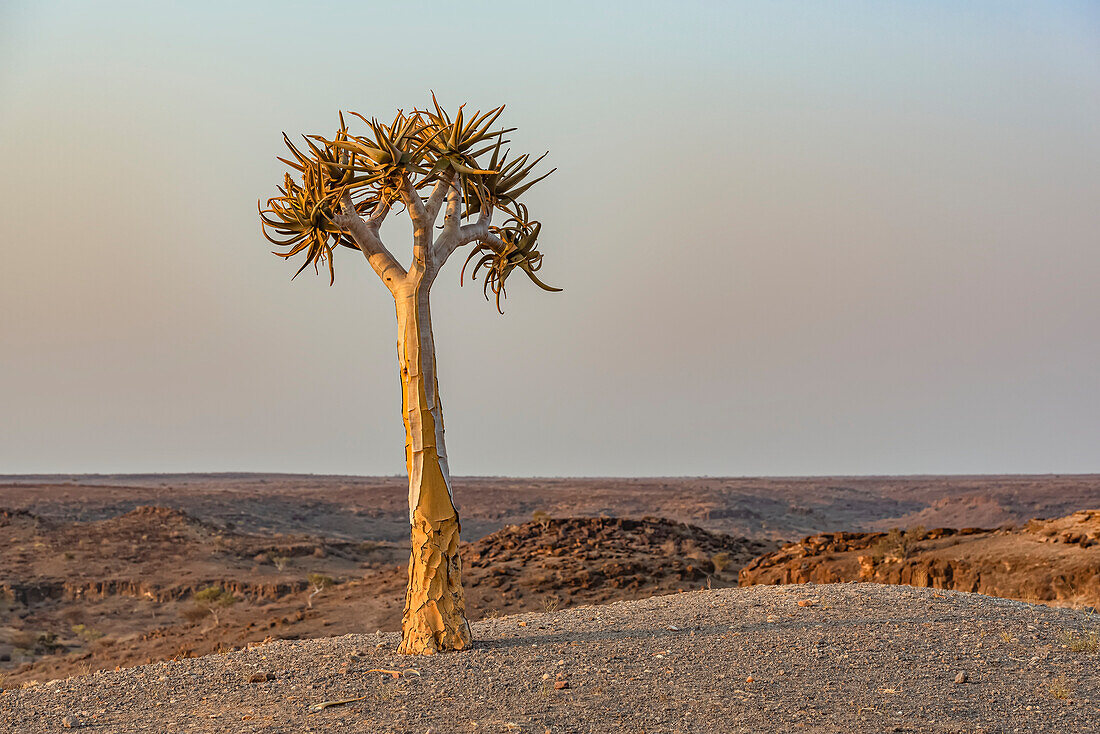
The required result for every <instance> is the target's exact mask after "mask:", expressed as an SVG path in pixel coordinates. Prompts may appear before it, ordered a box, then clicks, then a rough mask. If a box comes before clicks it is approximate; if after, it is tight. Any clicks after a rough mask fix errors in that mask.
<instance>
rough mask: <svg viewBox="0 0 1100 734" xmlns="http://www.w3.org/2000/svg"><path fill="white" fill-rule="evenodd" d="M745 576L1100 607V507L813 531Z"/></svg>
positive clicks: (757, 580)
mask: <svg viewBox="0 0 1100 734" xmlns="http://www.w3.org/2000/svg"><path fill="white" fill-rule="evenodd" d="M738 581H739V583H740V585H741V586H751V585H753V584H797V583H805V582H812V583H836V582H843V581H870V582H875V583H883V584H908V585H910V586H926V587H932V588H937V589H953V590H956V591H970V592H978V593H982V594H989V595H991V596H1001V597H1007V598H1013V599H1022V600H1025V601H1032V602H1044V603H1051V604H1058V605H1070V606H1093V607H1100V510H1084V511H1081V512H1075V513H1073V514H1072V515H1068V516H1066V517H1062V518H1058V519H1054V520H1042V519H1037V520H1031V521H1030V522H1028V523H1027V524H1026V525H1025V526H1024V527H1022V528H1012V527H1004V528H997V529H986V530H983V529H979V528H963V529H960V530H955V529H951V528H936V529H934V530H924V529H923V528H912V529H910V530H907V531H891V532H889V533H825V534H821V535H812V536H808V537H806V538H803V539H802V540H801V541H799V542H797V543H789V544H787V545H785V546H783V547H782V548H780V549H779V550H777V551H775V552H773V553H768V554H766V555H762V556H760V557H758V558H756V559H754V560H753V561H751V562H750V563H749V564H748V565H746V566H745V567H744V568H743V569H742V570H741V573H740V574H739V576H738Z"/></svg>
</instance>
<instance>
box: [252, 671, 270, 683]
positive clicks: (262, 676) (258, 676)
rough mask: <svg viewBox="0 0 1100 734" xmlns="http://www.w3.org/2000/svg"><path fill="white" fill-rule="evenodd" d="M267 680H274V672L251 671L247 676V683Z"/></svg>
mask: <svg viewBox="0 0 1100 734" xmlns="http://www.w3.org/2000/svg"><path fill="white" fill-rule="evenodd" d="M269 680H275V674H274V673H253V674H252V675H250V676H248V682H249V683H266V682H267V681H269Z"/></svg>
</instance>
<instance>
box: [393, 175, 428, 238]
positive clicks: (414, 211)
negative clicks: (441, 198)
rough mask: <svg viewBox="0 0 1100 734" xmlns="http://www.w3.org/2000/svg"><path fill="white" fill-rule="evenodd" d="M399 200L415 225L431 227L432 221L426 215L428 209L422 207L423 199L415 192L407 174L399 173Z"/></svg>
mask: <svg viewBox="0 0 1100 734" xmlns="http://www.w3.org/2000/svg"><path fill="white" fill-rule="evenodd" d="M400 192H401V201H402V202H404V204H405V208H406V209H408V210H409V217H410V218H411V219H412V221H413V225H414V226H416V227H431V226H432V221H431V219H430V218H429V217H428V210H427V209H425V208H424V200H423V199H421V198H420V194H418V193H416V189H414V188H413V185H412V181H410V180H409V176H408V174H405V173H403V174H401V189H400Z"/></svg>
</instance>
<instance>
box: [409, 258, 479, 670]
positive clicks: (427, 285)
mask: <svg viewBox="0 0 1100 734" xmlns="http://www.w3.org/2000/svg"><path fill="white" fill-rule="evenodd" d="M430 289H431V277H430V276H429V277H423V276H422V277H419V278H416V277H410V278H409V279H408V281H407V283H405V284H402V285H401V286H398V287H397V288H395V289H394V297H395V300H396V303H397V329H398V342H397V350H398V358H399V360H400V363H401V407H402V411H403V413H404V421H405V460H406V463H407V465H408V471H409V521H410V523H411V524H412V554H411V556H410V557H409V586H408V590H407V591H406V593H405V613H404V616H403V618H402V620H401V632H402V636H401V647H400V648H399V650H400V652H403V653H407V654H412V655H430V654H433V653H436V652H442V651H444V650H461V649H463V648H465V647H468V646H469V645H470V624H469V622H467V621H466V603H465V600H464V598H463V594H462V569H461V563H460V561H459V557H458V533H459V522H458V512H457V510H456V509H455V506H454V500H453V498H452V494H451V475H450V471H449V469H448V468H447V449H446V446H445V445H444V441H443V409H442V406H441V405H440V402H439V390H438V383H437V382H436V374H435V343H434V341H433V339H432V327H431V310H430V307H429V303H428V295H429V291H430Z"/></svg>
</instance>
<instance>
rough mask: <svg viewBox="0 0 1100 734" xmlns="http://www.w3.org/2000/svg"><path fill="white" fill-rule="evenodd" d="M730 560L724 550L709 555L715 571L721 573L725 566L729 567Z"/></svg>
mask: <svg viewBox="0 0 1100 734" xmlns="http://www.w3.org/2000/svg"><path fill="white" fill-rule="evenodd" d="M731 561H732V559H731V558H730V554H729V553H726V552H725V551H723V552H721V553H715V554H714V555H713V556H711V557H710V562H711V563H712V564H713V565H714V572H715V573H722V572H723V571H725V570H726V569H727V568H729V565H730V563H731Z"/></svg>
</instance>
